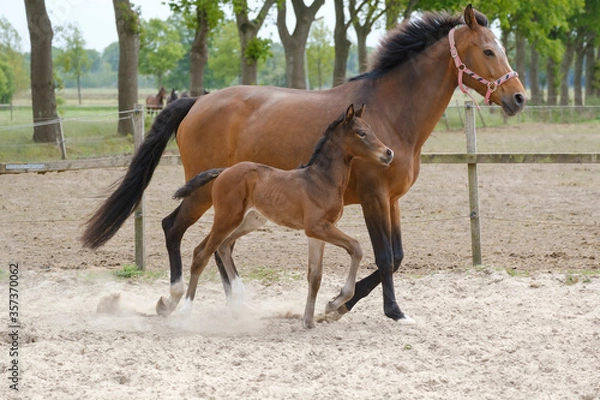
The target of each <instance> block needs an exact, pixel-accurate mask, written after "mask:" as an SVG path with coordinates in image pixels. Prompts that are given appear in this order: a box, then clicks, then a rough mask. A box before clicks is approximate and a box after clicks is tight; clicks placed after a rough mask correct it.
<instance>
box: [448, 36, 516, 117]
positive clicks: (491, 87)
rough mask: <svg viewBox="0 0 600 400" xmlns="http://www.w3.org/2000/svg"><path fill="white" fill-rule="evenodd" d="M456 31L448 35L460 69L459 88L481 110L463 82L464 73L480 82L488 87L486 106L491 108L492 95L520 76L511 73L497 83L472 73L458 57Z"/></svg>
mask: <svg viewBox="0 0 600 400" xmlns="http://www.w3.org/2000/svg"><path fill="white" fill-rule="evenodd" d="M455 30H456V28H452V29H450V32H449V33H448V39H449V41H450V55H451V56H452V59H454V65H456V68H457V69H458V87H459V88H460V90H461V91H462V92H463V93H464V94H466V95H467V96H469V97H470V98H471V99H472V100H473V102H474V103H475V106H477V108H479V105H478V104H477V102H476V101H475V99H474V98H473V96H471V93H469V91H468V89H466V88H465V86H464V85H463V81H462V78H463V73H466V74H467V75H469V76H470V77H472V78H474V79H477V81H479V82H481V83H483V84H484V85H486V86H487V93H486V94H485V104H487V105H488V106H489V105H491V103H490V96H491V95H492V93H494V92H495V91H496V89H498V86H500V85H502V84H503V83H504V82H506V81H507V80H509V79H510V78H514V77H516V76H519V74H517V72H516V71H510V72H509V73H507V74H505V75H503V76H501V77H500V78H498V79H496V80H495V81H493V82H490V81H488V80H487V79H485V78H483V77H481V76H479V75H477V74H476V73H475V72H473V71H471V70H470V69H469V68H468V67H467V66H466V65H465V64H464V63H463V62H462V61H461V59H460V57H459V55H458V50H456V42H455V41H454V31H455Z"/></svg>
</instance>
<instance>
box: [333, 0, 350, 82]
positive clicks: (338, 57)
mask: <svg viewBox="0 0 600 400" xmlns="http://www.w3.org/2000/svg"><path fill="white" fill-rule="evenodd" d="M334 4H335V29H334V31H333V40H334V42H335V46H334V50H335V60H334V62H333V86H337V85H339V84H340V83H344V82H345V81H346V64H348V56H349V54H350V46H351V44H352V42H350V41H349V40H348V37H347V33H348V27H349V26H350V21H346V17H345V15H344V0H334Z"/></svg>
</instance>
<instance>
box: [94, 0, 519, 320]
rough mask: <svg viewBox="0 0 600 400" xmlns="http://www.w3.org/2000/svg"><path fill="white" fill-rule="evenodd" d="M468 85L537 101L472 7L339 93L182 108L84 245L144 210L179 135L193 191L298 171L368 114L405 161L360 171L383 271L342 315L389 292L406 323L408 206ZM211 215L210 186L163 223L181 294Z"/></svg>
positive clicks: (430, 23) (394, 41) (216, 96)
mask: <svg viewBox="0 0 600 400" xmlns="http://www.w3.org/2000/svg"><path fill="white" fill-rule="evenodd" d="M465 63H467V64H468V65H465ZM473 71H475V72H476V73H475V72H473ZM465 85H466V86H468V87H470V88H473V89H475V90H476V91H477V92H478V93H479V94H481V95H482V96H484V97H485V99H486V102H487V103H488V104H491V103H494V104H498V105H500V106H502V109H503V110H504V112H505V113H506V114H507V115H510V116H512V115H515V114H517V113H518V112H520V111H521V110H522V109H523V107H524V106H525V102H526V100H527V97H526V95H525V88H524V87H523V85H522V84H521V82H520V81H519V79H518V78H517V75H516V73H515V72H514V71H513V70H512V69H511V67H510V65H509V63H508V59H507V57H506V54H505V52H504V49H503V47H502V45H501V44H500V42H499V41H498V39H497V38H496V36H495V35H494V33H493V32H492V30H490V29H489V28H488V20H487V18H486V17H485V16H484V15H483V14H481V13H479V12H476V11H475V10H473V8H472V7H471V6H470V5H469V6H467V7H466V8H465V10H464V13H463V14H462V15H461V16H451V15H449V14H446V13H430V12H426V13H423V14H422V15H419V17H418V18H414V19H406V20H404V22H402V24H400V25H399V26H398V27H397V28H395V29H392V30H391V31H390V32H389V33H388V35H387V37H386V38H384V39H383V40H382V41H381V44H380V45H379V47H378V49H377V50H376V51H375V53H374V58H373V63H372V66H371V69H370V70H369V71H368V72H366V73H364V74H362V75H359V76H357V77H355V78H352V79H350V80H349V81H348V82H346V83H344V84H341V85H338V86H336V87H333V88H331V89H329V90H320V91H308V90H295V89H284V88H276V87H265V86H235V87H231V88H227V89H223V90H220V91H218V92H214V93H211V94H210V95H208V96H201V97H199V98H198V99H196V100H194V99H179V100H177V101H175V102H173V103H171V104H170V105H169V106H167V108H166V109H165V110H164V111H163V112H161V113H160V114H159V115H158V117H157V120H156V122H155V123H154V125H153V126H152V128H151V129H150V132H149V134H148V135H147V136H146V141H145V142H144V143H143V145H142V146H141V147H140V149H139V150H138V152H137V154H136V155H135V156H134V158H133V160H132V162H131V165H130V167H129V170H128V171H127V173H126V175H125V178H124V179H123V180H122V183H121V184H120V186H118V187H117V189H116V190H115V191H114V192H113V193H112V194H111V195H110V197H109V198H108V199H106V201H105V202H104V203H103V204H102V206H101V207H100V208H99V209H98V210H97V211H96V212H95V213H94V214H93V215H92V217H91V218H90V220H89V221H88V223H87V227H86V229H85V231H84V233H83V236H82V241H83V243H84V245H85V246H88V247H91V248H97V247H99V246H101V245H102V244H104V243H105V242H106V241H108V240H109V239H110V238H111V237H112V236H113V235H114V234H115V233H116V232H117V230H118V229H119V228H120V227H121V225H122V224H123V223H124V222H125V220H126V219H127V217H128V216H129V215H131V213H132V212H133V211H134V209H135V207H136V205H137V204H138V203H139V202H140V200H141V198H142V194H143V192H144V190H145V188H146V187H147V185H148V183H149V182H150V179H151V177H152V173H153V171H154V169H155V168H156V166H157V164H158V162H159V160H160V157H161V155H162V152H163V151H164V149H165V147H166V145H167V143H168V142H169V140H170V139H171V138H172V137H173V136H174V132H175V131H177V134H176V138H177V145H178V147H179V151H180V155H181V162H182V164H183V168H184V170H185V177H186V179H187V180H189V179H191V178H192V177H194V176H196V174H198V173H199V172H202V171H206V170H208V169H210V168H223V167H227V166H230V165H233V164H235V163H237V162H239V161H254V162H261V163H264V164H268V165H272V166H275V167H277V168H283V169H292V168H295V167H297V166H298V165H299V164H300V163H301V162H303V160H305V159H306V158H307V157H308V156H309V155H310V154H311V151H312V149H313V147H314V144H315V143H316V142H317V141H318V133H317V132H321V131H322V130H323V129H324V128H325V126H326V125H327V123H328V121H330V120H331V118H332V116H333V115H335V114H337V112H338V111H337V110H339V109H341V108H342V107H346V105H347V104H350V103H354V104H362V103H366V104H369V107H370V108H372V109H374V110H377V112H372V113H367V115H366V116H365V120H366V121H367V122H368V123H369V125H370V126H371V127H372V128H373V130H374V131H375V132H377V135H378V136H379V138H380V139H381V140H382V141H383V142H384V143H386V144H387V145H388V146H390V148H391V149H392V150H393V151H394V153H395V157H394V161H393V162H392V163H391V164H390V166H389V167H387V168H382V167H381V166H379V165H375V164H373V163H368V162H366V161H363V160H360V159H358V160H356V161H355V162H354V163H353V164H352V169H351V173H350V181H349V183H348V187H347V189H346V191H345V193H344V204H360V205H361V207H362V210H363V214H364V218H365V221H366V225H367V230H368V232H369V236H370V238H371V244H372V245H373V251H374V253H375V263H376V264H377V268H378V271H375V272H373V273H371V274H370V275H369V276H367V277H365V278H363V279H362V280H360V281H358V282H357V283H356V290H355V293H354V296H353V297H352V299H350V300H349V301H348V302H346V304H344V305H342V306H341V307H340V308H339V309H338V312H339V313H344V312H347V311H348V310H351V309H352V308H353V307H354V306H355V305H356V303H357V302H358V301H359V300H360V299H362V298H364V297H366V296H367V295H368V294H369V293H370V292H371V291H372V290H373V289H374V288H375V287H377V285H379V283H383V288H382V289H383V310H384V313H385V315H386V316H388V317H390V318H392V319H394V320H398V321H402V320H406V318H405V315H404V313H403V312H402V311H401V310H400V307H399V306H398V303H397V302H396V294H395V291H394V280H393V275H392V274H393V272H394V271H396V270H397V269H398V268H399V266H400V263H401V262H402V259H403V258H404V252H403V249H402V238H401V233H400V205H399V202H398V200H399V199H400V197H402V196H403V195H404V194H405V193H406V192H407V191H408V190H409V189H410V188H411V186H412V185H413V184H414V183H415V181H416V179H417V177H418V175H419V169H420V158H421V148H422V146H423V144H424V143H425V141H426V140H427V139H428V138H429V136H430V134H431V132H432V131H433V128H434V127H435V125H436V124H437V122H438V121H439V119H440V118H441V116H442V114H443V113H444V110H445V109H446V107H447V106H448V104H449V103H450V99H451V98H452V95H453V94H454V92H455V89H456V87H457V86H458V87H460V88H461V90H465V91H466V89H465ZM307 115H308V116H310V118H307ZM211 206H212V192H211V190H210V186H204V187H201V188H199V189H198V190H196V191H194V193H193V194H192V195H190V196H189V197H186V198H185V199H184V200H183V201H182V202H181V204H180V205H179V206H178V207H177V208H176V209H175V211H173V212H172V213H171V214H170V215H169V216H167V217H166V218H165V219H163V222H162V227H163V230H164V233H165V239H166V245H167V250H168V253H169V263H170V267H171V287H172V288H174V287H177V286H178V285H180V283H181V281H182V262H181V240H182V238H183V235H184V233H185V232H186V230H187V229H188V228H189V227H190V226H191V225H193V224H194V223H195V222H196V221H197V220H198V219H199V218H200V217H201V216H202V215H203V214H204V213H205V212H206V211H207V210H208V209H209V208H210V207H211ZM322 255H323V254H322V252H319V251H314V252H311V253H310V263H311V264H312V265H317V264H319V263H320V262H321V258H322ZM216 260H217V264H218V266H219V271H220V272H221V279H222V281H223V285H224V287H225V292H226V293H227V294H228V296H229V295H230V293H231V280H229V278H228V276H227V274H226V273H225V270H224V268H225V267H224V266H223V261H222V260H221V259H220V258H219V257H218V254H217V257H216ZM237 279H238V278H237V273H236V282H237Z"/></svg>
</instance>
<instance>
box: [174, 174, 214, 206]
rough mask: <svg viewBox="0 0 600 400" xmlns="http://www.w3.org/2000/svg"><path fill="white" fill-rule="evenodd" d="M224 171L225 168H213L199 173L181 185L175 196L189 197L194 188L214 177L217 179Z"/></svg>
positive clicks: (176, 197) (179, 197) (177, 197)
mask: <svg viewBox="0 0 600 400" xmlns="http://www.w3.org/2000/svg"><path fill="white" fill-rule="evenodd" d="M223 171H225V168H213V169H209V170H208V171H204V172H201V173H199V174H198V175H196V176H195V177H193V178H192V179H190V180H189V181H187V182H186V184H185V185H183V186H182V187H180V188H179V189H178V190H177V191H176V192H175V194H174V195H173V198H174V199H183V198H184V197H188V196H189V195H191V194H192V193H194V190H196V189H198V188H199V187H201V186H204V185H206V184H207V183H208V182H210V181H212V180H213V179H216V177H217V176H219V175H221V172H223Z"/></svg>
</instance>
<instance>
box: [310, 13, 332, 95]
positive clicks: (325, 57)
mask: <svg viewBox="0 0 600 400" xmlns="http://www.w3.org/2000/svg"><path fill="white" fill-rule="evenodd" d="M331 39H332V38H331V32H330V31H329V30H328V29H327V26H326V25H325V23H324V22H323V21H317V22H316V23H315V24H314V25H313V27H312V29H311V30H310V36H309V39H308V48H307V50H306V58H307V62H308V76H309V82H310V87H309V89H315V88H316V89H322V88H323V86H331V78H332V75H331V73H332V71H333V68H332V62H333V58H334V49H333V46H332V45H331Z"/></svg>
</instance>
